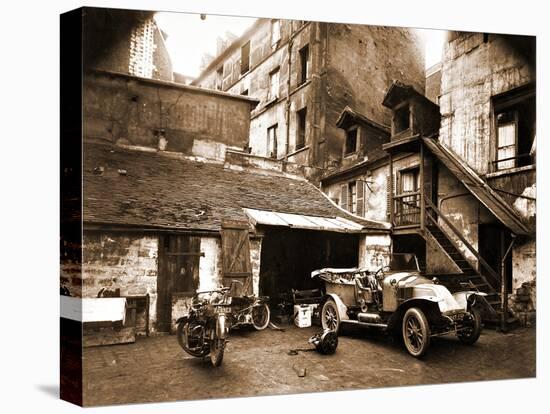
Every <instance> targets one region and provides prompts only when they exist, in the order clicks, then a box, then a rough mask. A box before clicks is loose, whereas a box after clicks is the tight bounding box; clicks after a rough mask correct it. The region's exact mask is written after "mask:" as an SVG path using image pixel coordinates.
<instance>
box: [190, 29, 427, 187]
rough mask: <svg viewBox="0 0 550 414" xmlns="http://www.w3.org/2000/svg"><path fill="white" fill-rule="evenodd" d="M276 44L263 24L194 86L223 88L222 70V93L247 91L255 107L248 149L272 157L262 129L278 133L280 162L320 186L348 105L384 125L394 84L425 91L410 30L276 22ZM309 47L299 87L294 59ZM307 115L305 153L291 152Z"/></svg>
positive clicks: (419, 52)
mask: <svg viewBox="0 0 550 414" xmlns="http://www.w3.org/2000/svg"><path fill="white" fill-rule="evenodd" d="M280 22H281V40H280V41H279V42H278V43H277V44H275V45H272V43H271V35H270V25H271V21H270V20H268V19H262V20H261V21H259V22H258V23H257V25H256V26H255V27H254V28H253V29H251V31H250V33H248V34H246V35H245V36H244V38H242V39H240V40H239V43H238V44H237V45H234V46H232V47H230V48H229V49H228V50H227V51H226V52H224V53H222V54H221V55H220V56H219V57H218V58H216V59H215V62H214V63H212V64H211V65H210V66H209V67H208V68H207V69H206V70H205V71H204V72H203V74H201V75H200V76H199V78H198V79H197V80H196V84H197V85H201V86H202V87H207V88H216V87H218V88H219V87H220V82H219V75H218V76H217V75H216V70H219V68H220V67H221V66H223V82H222V83H221V89H222V90H226V91H230V92H233V93H237V94H239V93H242V92H243V91H247V92H248V94H249V96H251V97H254V98H256V99H259V100H260V104H259V105H258V107H257V108H255V109H254V110H253V112H252V114H251V118H252V120H251V129H250V147H251V151H252V153H253V154H255V155H260V156H269V155H270V149H269V148H268V145H267V128H269V127H271V126H273V125H275V124H277V125H278V143H277V154H276V155H277V157H278V158H282V157H284V156H285V155H287V154H288V160H289V161H290V162H293V163H297V164H300V165H303V166H307V167H308V168H306V169H304V170H303V171H304V174H305V175H306V176H307V177H308V178H309V179H310V180H311V181H312V182H315V183H316V182H317V180H318V179H319V177H320V176H321V174H322V172H323V171H324V170H325V169H330V168H334V167H335V166H337V165H339V163H340V162H341V160H342V152H343V149H342V146H343V143H344V131H343V130H341V129H339V128H337V127H336V120H337V118H338V116H339V115H340V113H341V111H342V110H343V109H344V108H345V106H346V105H349V106H351V107H353V108H354V109H355V110H358V111H359V112H361V113H364V114H365V115H366V116H368V117H369V118H372V119H373V120H375V121H377V122H379V123H383V124H386V125H388V124H389V120H390V114H389V110H388V109H387V108H384V107H383V106H382V105H381V102H382V100H383V97H384V94H385V93H386V90H387V88H388V87H389V85H390V84H391V82H392V81H393V80H400V81H402V82H406V83H409V84H412V85H414V86H415V88H416V89H417V90H419V91H422V92H423V91H424V85H425V76H424V61H423V49H422V47H421V42H420V41H419V38H418V37H417V36H416V34H415V33H414V31H413V30H410V29H407V28H391V27H378V26H367V25H353V24H340V23H320V22H305V24H303V25H302V22H298V21H290V20H280ZM247 40H250V47H251V56H250V70H249V71H248V72H247V73H244V74H241V73H240V58H241V49H240V47H241V46H242V45H243V44H244V43H245V42H246V41H247ZM306 44H307V45H309V64H308V76H307V81H306V82H304V83H303V84H300V82H299V80H298V79H299V76H300V70H301V66H300V60H299V51H300V49H301V48H302V47H303V46H305V45H306ZM276 68H279V71H280V72H279V76H280V78H279V83H280V84H279V99H275V100H273V99H271V97H270V96H269V94H268V90H269V74H270V73H271V72H272V71H273V70H274V69H276ZM304 107H305V108H307V127H306V142H305V147H304V148H303V149H301V150H298V151H296V135H297V122H296V119H297V116H296V112H297V111H298V110H300V109H302V108H304Z"/></svg>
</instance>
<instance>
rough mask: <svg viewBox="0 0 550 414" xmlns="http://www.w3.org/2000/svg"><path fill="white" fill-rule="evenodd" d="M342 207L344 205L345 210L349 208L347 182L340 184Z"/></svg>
mask: <svg viewBox="0 0 550 414" xmlns="http://www.w3.org/2000/svg"><path fill="white" fill-rule="evenodd" d="M340 207H342V208H343V209H345V210H349V203H348V185H347V184H342V185H341V186H340Z"/></svg>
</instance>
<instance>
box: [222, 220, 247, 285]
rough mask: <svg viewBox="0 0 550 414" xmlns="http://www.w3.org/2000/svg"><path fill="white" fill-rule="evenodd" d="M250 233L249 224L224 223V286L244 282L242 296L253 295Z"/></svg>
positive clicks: (237, 222) (238, 222)
mask: <svg viewBox="0 0 550 414" xmlns="http://www.w3.org/2000/svg"><path fill="white" fill-rule="evenodd" d="M248 231H249V226H248V223H247V222H241V221H224V222H222V230H221V235H222V254H223V257H222V264H223V284H224V286H230V285H231V281H233V280H238V281H240V282H242V284H243V290H242V294H252V265H251V263H250V243H249V237H248Z"/></svg>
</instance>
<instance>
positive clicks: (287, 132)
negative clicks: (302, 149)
mask: <svg viewBox="0 0 550 414" xmlns="http://www.w3.org/2000/svg"><path fill="white" fill-rule="evenodd" d="M293 38H294V34H293V33H292V34H291V35H290V39H289V41H288V52H287V53H288V78H287V81H286V142H285V162H288V147H289V145H290V77H291V71H290V69H291V67H292V64H291V60H292V42H293Z"/></svg>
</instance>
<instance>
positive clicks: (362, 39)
mask: <svg viewBox="0 0 550 414" xmlns="http://www.w3.org/2000/svg"><path fill="white" fill-rule="evenodd" d="M327 26H328V33H327V38H328V40H327V43H328V46H327V67H326V71H327V87H326V107H325V131H324V138H325V139H326V140H327V142H326V155H325V157H326V164H327V165H328V166H330V165H337V164H338V163H339V162H340V161H341V158H342V146H343V143H344V131H343V130H341V129H339V128H337V127H336V120H337V119H338V116H339V115H340V113H341V111H342V110H343V109H344V107H345V106H346V105H348V106H350V107H352V108H353V109H354V110H356V111H358V112H360V113H362V114H363V115H365V116H367V117H368V118H369V119H372V120H373V121H376V122H378V123H380V124H383V125H388V126H389V125H390V123H391V112H390V111H389V109H387V108H385V107H384V106H382V101H383V99H384V95H385V94H386V92H387V90H388V88H389V86H390V85H391V83H392V81H394V80H399V81H401V82H404V83H407V84H410V85H413V86H414V87H415V89H417V90H418V91H419V92H421V93H424V88H425V74H424V52H423V47H422V43H421V42H420V39H419V38H418V37H417V35H416V33H415V32H414V30H410V29H406V28H392V27H382V26H367V25H351V24H327Z"/></svg>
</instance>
